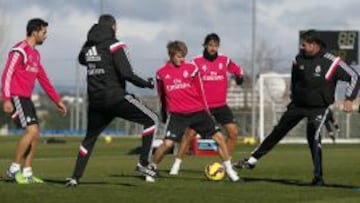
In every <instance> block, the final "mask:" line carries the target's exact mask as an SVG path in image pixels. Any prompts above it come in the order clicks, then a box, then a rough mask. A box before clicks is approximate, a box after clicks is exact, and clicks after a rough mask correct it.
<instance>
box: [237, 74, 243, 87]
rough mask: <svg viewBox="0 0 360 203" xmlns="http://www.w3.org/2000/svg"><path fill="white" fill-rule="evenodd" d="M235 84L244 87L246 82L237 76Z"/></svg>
mask: <svg viewBox="0 0 360 203" xmlns="http://www.w3.org/2000/svg"><path fill="white" fill-rule="evenodd" d="M235 82H236V84H237V85H242V84H243V82H244V78H243V77H242V76H235Z"/></svg>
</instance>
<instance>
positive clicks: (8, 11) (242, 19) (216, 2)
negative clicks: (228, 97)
mask: <svg viewBox="0 0 360 203" xmlns="http://www.w3.org/2000/svg"><path fill="white" fill-rule="evenodd" d="M103 2H104V12H105V13H111V14H113V15H114V16H115V17H116V18H117V23H118V32H117V36H118V38H119V39H121V40H122V41H124V42H126V43H127V44H128V46H129V47H130V54H131V61H132V64H133V66H134V69H135V71H136V72H138V73H140V74H141V75H143V76H146V77H147V76H153V75H154V74H155V71H156V69H157V68H158V67H160V66H161V65H162V64H163V63H164V62H165V61H166V59H167V56H166V49H165V46H166V44H167V42H168V41H170V40H174V39H180V40H183V41H185V42H186V43H187V44H188V47H189V50H190V52H189V57H188V59H190V58H191V57H192V56H195V55H197V54H199V53H201V51H202V47H201V44H202V41H203V38H204V36H205V35H206V34H207V33H210V32H216V33H218V34H219V35H220V37H221V40H222V43H221V52H223V53H225V54H227V55H229V56H231V57H232V58H233V59H234V60H235V61H236V62H237V63H239V64H240V65H241V66H242V67H243V68H244V70H245V72H247V73H250V72H251V70H250V69H249V57H250V51H251V25H252V23H251V1H250V0H182V1H178V0H176V1H175V0H151V1H145V0H142V1H140V0H104V1H103ZM256 2H257V23H256V31H257V32H256V40H257V44H258V45H259V44H265V45H266V47H267V48H268V49H269V50H272V51H273V52H276V54H275V56H276V58H277V60H278V61H279V62H278V63H277V64H276V66H277V69H281V70H282V71H285V72H286V71H287V68H289V67H290V64H291V61H292V58H293V57H294V55H295V54H296V51H297V45H298V32H299V30H304V29H309V28H316V29H323V30H336V29H349V30H350V29H351V30H360V12H359V11H358V10H359V8H360V1H358V0H332V1H328V0H317V1H314V0H302V1H293V0H257V1H256ZM99 5H100V4H99V0H57V1H55V0H48V1H44V0H12V1H8V0H0V17H1V19H0V26H1V27H2V29H3V30H6V32H1V33H0V38H3V39H5V41H0V42H1V45H0V64H1V70H2V67H3V63H4V60H5V59H6V53H7V51H8V50H9V48H10V47H11V46H12V45H13V44H14V43H16V42H18V41H20V40H22V39H24V38H25V26H26V23H27V20H28V19H30V18H33V17H41V18H44V19H45V20H47V21H48V22H49V23H50V26H49V31H50V35H49V38H48V39H47V41H46V42H45V43H44V45H43V46H41V47H39V50H40V52H41V54H42V61H43V64H44V66H45V68H46V70H47V72H48V74H49V77H50V78H51V79H52V80H53V82H54V83H55V84H56V85H67V86H72V85H75V81H76V78H75V69H76V68H75V67H76V57H77V53H78V52H79V49H80V47H81V45H82V44H83V42H84V40H85V37H86V33H87V31H88V29H89V27H90V26H91V25H92V24H93V23H95V22H96V20H97V18H98V15H99V12H100V8H99V7H100V6H99ZM4 28H5V29H4ZM80 72H81V74H82V77H83V76H84V75H83V74H84V72H85V70H84V69H82V68H81V71H80ZM82 80H83V79H82ZM82 82H83V81H82Z"/></svg>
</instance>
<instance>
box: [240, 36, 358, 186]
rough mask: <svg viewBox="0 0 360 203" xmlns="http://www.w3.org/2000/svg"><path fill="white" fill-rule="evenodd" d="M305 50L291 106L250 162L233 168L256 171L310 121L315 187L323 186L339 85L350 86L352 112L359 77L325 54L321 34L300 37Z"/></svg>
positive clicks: (348, 109) (346, 103)
mask: <svg viewBox="0 0 360 203" xmlns="http://www.w3.org/2000/svg"><path fill="white" fill-rule="evenodd" d="M301 40H302V47H301V48H302V49H301V50H300V53H299V54H298V55H297V56H296V59H295V61H294V63H293V67H292V74H291V102H290V104H289V105H288V107H287V111H286V112H285V113H284V114H283V115H282V117H281V118H280V121H279V123H278V124H277V125H276V126H275V127H274V129H273V130H272V132H271V133H270V134H269V135H268V136H267V137H266V138H265V139H264V141H263V142H262V143H260V145H259V146H258V147H257V148H256V149H255V150H254V151H253V152H252V154H251V157H250V158H249V159H245V160H240V161H238V162H237V163H235V164H234V167H236V168H247V169H251V168H254V167H255V165H256V164H257V162H258V160H259V159H260V158H261V157H262V156H264V155H265V154H266V153H268V152H269V151H270V150H271V149H272V148H273V147H274V146H275V145H276V144H277V143H278V142H279V141H280V140H281V139H282V138H283V137H284V136H285V135H286V134H287V133H288V132H289V130H291V129H292V128H293V127H294V126H295V125H296V124H297V123H299V122H300V120H302V119H303V118H307V130H306V131H307V140H308V145H309V148H310V151H311V156H312V160H313V165H314V171H313V172H314V177H313V180H312V182H311V184H312V185H314V186H321V185H324V180H323V170H322V153H321V135H320V129H321V127H322V126H323V124H324V122H325V120H326V118H327V114H328V112H329V109H328V108H329V105H331V104H332V103H333V102H334V94H335V88H336V84H337V82H338V81H339V80H341V81H346V82H347V83H348V86H347V90H346V93H345V101H344V111H345V112H351V111H352V105H353V100H354V99H355V98H356V96H357V94H358V91H359V87H360V81H359V74H358V72H357V71H356V70H354V69H353V68H352V67H350V66H348V65H347V64H346V63H345V62H343V61H342V60H341V59H340V57H336V56H334V55H333V54H331V53H330V52H328V51H327V50H326V44H325V43H324V42H323V41H322V40H321V38H320V36H319V33H318V32H317V31H315V30H309V31H307V32H305V33H303V34H302V35H301Z"/></svg>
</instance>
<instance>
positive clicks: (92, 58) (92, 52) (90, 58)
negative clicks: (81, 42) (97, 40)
mask: <svg viewBox="0 0 360 203" xmlns="http://www.w3.org/2000/svg"><path fill="white" fill-rule="evenodd" d="M85 58H86V61H87V62H97V61H101V56H100V55H98V52H97V50H96V47H95V46H92V47H91V48H90V49H89V50H88V52H87V53H86V55H85Z"/></svg>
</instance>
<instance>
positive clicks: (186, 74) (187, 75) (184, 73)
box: [183, 70, 189, 78]
mask: <svg viewBox="0 0 360 203" xmlns="http://www.w3.org/2000/svg"><path fill="white" fill-rule="evenodd" d="M183 77H184V78H187V77H189V72H188V71H187V70H185V71H184V72H183Z"/></svg>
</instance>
